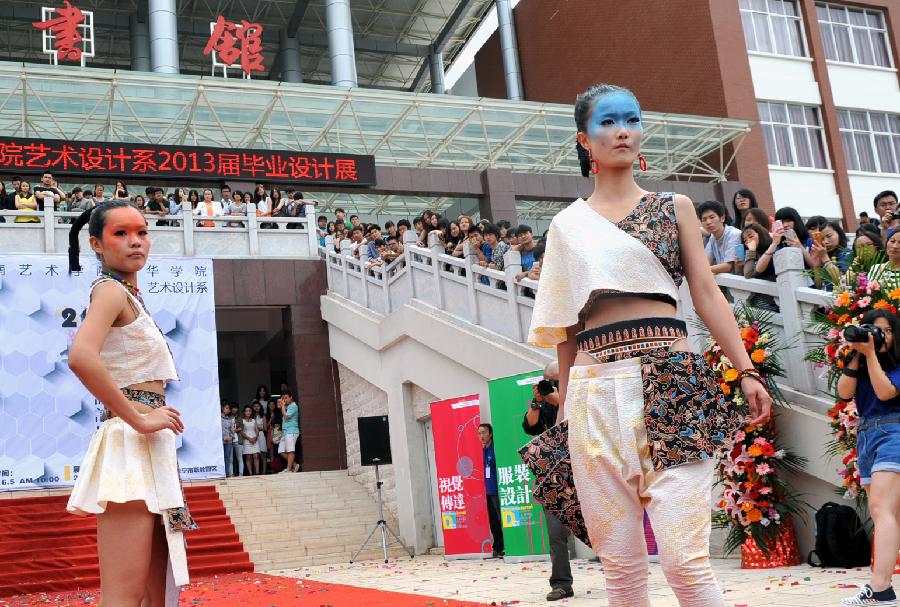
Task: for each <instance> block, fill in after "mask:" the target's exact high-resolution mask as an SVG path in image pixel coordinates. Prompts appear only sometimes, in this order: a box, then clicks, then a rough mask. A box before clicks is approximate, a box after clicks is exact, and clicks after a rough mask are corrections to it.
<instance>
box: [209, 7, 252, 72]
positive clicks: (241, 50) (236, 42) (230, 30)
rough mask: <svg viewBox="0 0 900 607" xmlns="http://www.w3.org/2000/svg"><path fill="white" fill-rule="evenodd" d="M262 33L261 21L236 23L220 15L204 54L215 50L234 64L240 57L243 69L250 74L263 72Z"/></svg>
mask: <svg viewBox="0 0 900 607" xmlns="http://www.w3.org/2000/svg"><path fill="white" fill-rule="evenodd" d="M262 33H263V26H262V25H261V24H259V23H250V22H248V21H245V20H241V22H240V23H234V22H232V21H228V20H227V19H225V17H223V16H221V15H219V17H218V19H216V22H215V25H213V31H212V33H211V34H210V36H209V42H207V43H206V48H204V49H203V54H204V55H209V54H210V53H211V52H213V51H215V52H216V53H217V54H218V56H219V59H220V60H221V63H224V64H225V65H234V64H235V63H237V62H238V59H240V64H241V70H242V71H243V72H244V73H245V74H247V75H248V76H249V75H250V74H251V72H262V71H264V69H265V68H263V55H262Z"/></svg>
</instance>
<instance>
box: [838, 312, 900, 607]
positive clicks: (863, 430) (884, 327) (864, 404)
mask: <svg viewBox="0 0 900 607" xmlns="http://www.w3.org/2000/svg"><path fill="white" fill-rule="evenodd" d="M860 325H869V326H872V325H874V326H876V327H878V329H880V330H881V331H880V335H879V339H878V342H879V343H877V344H876V342H875V337H874V335H869V340H868V341H867V342H862V343H860V342H855V343H848V342H846V341H845V342H844V343H843V347H845V348H848V349H849V350H851V351H852V352H853V354H852V355H851V356H848V357H847V358H846V359H845V360H846V362H847V364H846V365H845V366H844V369H843V371H842V372H841V379H840V380H838V386H837V387H838V396H840V397H841V398H842V399H844V400H850V399H851V398H853V399H855V400H856V408H857V410H858V411H859V426H858V427H857V430H856V432H857V436H856V447H857V453H858V454H859V459H858V463H859V476H860V482H861V484H862V486H863V488H864V489H865V490H866V494H867V495H868V496H869V512H870V513H871V515H872V521H874V523H875V550H874V552H873V557H874V562H873V563H872V577H871V583H870V584H866V585H864V586H863V587H862V588H861V589H860V591H859V593H858V594H857V595H856V596H853V597H847V598H845V599H843V600H842V601H841V605H892V606H895V605H896V604H897V594H896V593H895V592H894V588H893V586H891V578H892V577H893V573H894V565H895V563H896V562H897V551H898V550H900V388H898V386H900V342H898V341H897V337H898V334H900V319H898V318H897V316H896V315H894V314H892V313H891V312H888V311H887V310H873V311H871V312H867V313H866V315H865V316H863V317H862V320H861V321H860Z"/></svg>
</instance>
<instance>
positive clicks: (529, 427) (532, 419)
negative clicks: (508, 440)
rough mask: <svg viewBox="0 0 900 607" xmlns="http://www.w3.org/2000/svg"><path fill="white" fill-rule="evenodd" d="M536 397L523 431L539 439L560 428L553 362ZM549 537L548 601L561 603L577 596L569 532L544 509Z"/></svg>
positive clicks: (535, 387)
mask: <svg viewBox="0 0 900 607" xmlns="http://www.w3.org/2000/svg"><path fill="white" fill-rule="evenodd" d="M532 390H533V392H534V398H532V399H531V401H530V402H529V403H528V411H527V412H526V413H525V419H524V420H522V429H524V430H525V433H526V434H528V435H530V436H537V435H539V434H542V433H544V432H545V431H547V430H549V429H550V428H552V427H553V426H555V425H556V422H557V421H558V420H557V419H556V418H557V413H558V412H559V365H558V363H557V362H556V361H553V362H552V363H550V364H549V365H547V367H546V368H545V369H544V379H542V380H541V381H539V382H538V383H536V384H535V385H534V386H532ZM544 520H546V521H547V535H548V536H550V562H551V565H552V567H551V570H550V592H549V593H548V594H547V600H548V601H558V600H560V599H567V598H570V597H573V596H575V593H574V592H573V591H572V568H571V566H570V565H569V547H568V539H569V531H568V529H566V528H565V527H564V526H563V524H562V523H561V522H559V519H558V518H556V517H555V516H554V515H553V514H552V513H551V512H550V511H549V510H547V509H546V508H544Z"/></svg>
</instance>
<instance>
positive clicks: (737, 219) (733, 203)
mask: <svg viewBox="0 0 900 607" xmlns="http://www.w3.org/2000/svg"><path fill="white" fill-rule="evenodd" d="M738 196H743V197H744V198H746V199H748V200H749V201H750V209H756V208H759V205H758V204H757V203H756V194H754V193H753V191H752V190H748V189H746V188H741V189H740V190H738V191H737V192H735V193H734V196H732V197H731V208H732V209H734V221H735V222H740V221H741V219H742V217H741V211H740V209H738V208H737V197H738ZM750 209H747V210H748V211H749V210H750Z"/></svg>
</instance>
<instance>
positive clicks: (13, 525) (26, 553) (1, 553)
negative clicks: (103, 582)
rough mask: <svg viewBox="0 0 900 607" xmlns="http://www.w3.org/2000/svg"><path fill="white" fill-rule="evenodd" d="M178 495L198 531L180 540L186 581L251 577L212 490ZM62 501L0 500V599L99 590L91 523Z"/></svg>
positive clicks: (94, 522) (187, 490)
mask: <svg viewBox="0 0 900 607" xmlns="http://www.w3.org/2000/svg"><path fill="white" fill-rule="evenodd" d="M184 493H185V497H186V498H187V501H188V506H189V507H190V509H191V514H193V516H194V518H195V519H196V520H197V524H199V525H200V529H198V530H197V531H192V532H190V533H187V534H185V537H186V538H187V544H188V550H187V552H188V569H189V570H190V573H191V575H192V576H204V575H212V574H217V573H231V572H248V571H253V563H251V562H250V557H249V556H248V555H247V553H246V552H244V547H243V545H242V544H241V541H240V538H239V537H238V534H237V532H236V531H235V529H234V525H232V524H231V519H230V518H229V517H228V514H227V513H226V512H225V506H224V504H222V500H220V499H219V493H218V491H216V488H215V487H212V486H206V487H186V488H185V490H184ZM68 499H69V498H68V496H67V495H57V496H52V497H26V498H21V499H8V500H0V521H3V527H2V529H0V596H12V595H17V594H32V593H37V592H56V591H61V590H74V589H78V588H96V587H98V586H99V585H100V570H99V568H98V565H97V520H96V518H95V517H93V516H88V517H80V516H74V515H71V514H69V513H67V512H66V502H67V501H68ZM0 604H2V603H0ZM73 604H74V603H73Z"/></svg>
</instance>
